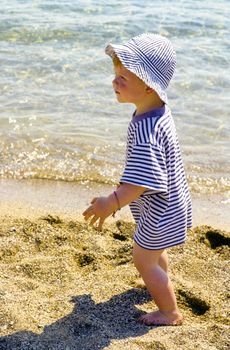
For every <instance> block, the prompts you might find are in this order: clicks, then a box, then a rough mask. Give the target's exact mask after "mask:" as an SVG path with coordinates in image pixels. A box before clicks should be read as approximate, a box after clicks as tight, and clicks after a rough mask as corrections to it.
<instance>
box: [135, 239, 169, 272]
mask: <svg viewBox="0 0 230 350" xmlns="http://www.w3.org/2000/svg"><path fill="white" fill-rule="evenodd" d="M162 252H163V251H160V250H147V249H144V248H142V247H140V246H139V245H138V244H136V243H134V247H133V263H134V265H135V267H136V269H137V270H138V271H139V272H140V273H141V272H142V271H144V270H148V269H151V268H153V267H154V266H156V265H158V264H159V258H160V256H161V254H162Z"/></svg>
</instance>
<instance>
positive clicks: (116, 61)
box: [112, 54, 122, 67]
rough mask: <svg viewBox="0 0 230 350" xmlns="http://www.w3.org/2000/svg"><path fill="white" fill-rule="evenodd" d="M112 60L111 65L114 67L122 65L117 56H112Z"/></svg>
mask: <svg viewBox="0 0 230 350" xmlns="http://www.w3.org/2000/svg"><path fill="white" fill-rule="evenodd" d="M112 60H113V64H114V66H115V67H119V66H122V63H121V61H120V59H119V58H118V57H117V55H115V54H114V55H113V57H112Z"/></svg>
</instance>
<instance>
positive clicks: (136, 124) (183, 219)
mask: <svg viewBox="0 0 230 350" xmlns="http://www.w3.org/2000/svg"><path fill="white" fill-rule="evenodd" d="M120 182H121V183H130V184H133V185H138V186H143V187H145V188H146V190H145V191H144V193H143V194H142V195H141V196H140V197H139V198H138V199H137V200H136V201H134V202H132V203H131V204H130V208H131V211H132V214H133V217H134V219H135V221H136V224H137V228H136V231H135V235H134V240H135V241H136V243H137V244H139V245H140V246H141V247H143V248H145V249H164V248H168V247H171V246H174V245H177V244H181V243H184V241H185V238H186V231H187V228H189V227H191V226H192V208H191V200H190V195H189V190H188V186H187V181H186V177H185V172H184V167H183V163H182V157H181V152H180V147H179V143H178V138H177V134H176V128H175V124H174V121H173V118H172V115H171V112H170V109H169V107H168V106H167V105H165V106H163V107H162V108H158V109H154V110H151V111H149V112H146V113H144V114H142V115H139V116H133V119H132V121H131V123H130V125H129V128H128V139H127V154H126V164H125V169H124V173H123V175H122V178H121V180H120Z"/></svg>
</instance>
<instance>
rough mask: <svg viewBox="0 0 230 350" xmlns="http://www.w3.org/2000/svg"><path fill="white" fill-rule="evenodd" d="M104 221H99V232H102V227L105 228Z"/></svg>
mask: <svg viewBox="0 0 230 350" xmlns="http://www.w3.org/2000/svg"><path fill="white" fill-rule="evenodd" d="M104 221H105V219H102V218H100V219H99V224H98V230H99V231H101V230H102V226H103V224H104Z"/></svg>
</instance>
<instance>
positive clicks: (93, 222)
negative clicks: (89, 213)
mask: <svg viewBox="0 0 230 350" xmlns="http://www.w3.org/2000/svg"><path fill="white" fill-rule="evenodd" d="M98 219H99V217H98V216H97V215H94V217H93V218H92V219H91V221H90V225H93V224H95V222H96V221H97V220H98Z"/></svg>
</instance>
